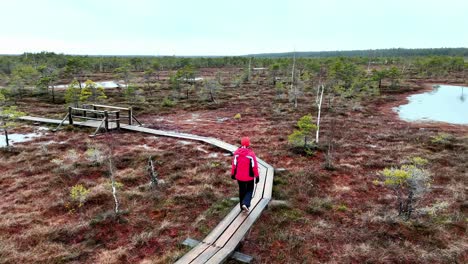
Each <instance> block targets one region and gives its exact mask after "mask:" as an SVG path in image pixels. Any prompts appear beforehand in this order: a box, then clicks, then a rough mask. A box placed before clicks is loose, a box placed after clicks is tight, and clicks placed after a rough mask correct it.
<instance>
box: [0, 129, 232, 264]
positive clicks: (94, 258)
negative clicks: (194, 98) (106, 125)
mask: <svg viewBox="0 0 468 264" xmlns="http://www.w3.org/2000/svg"><path fill="white" fill-rule="evenodd" d="M30 129H31V127H23V128H19V129H17V130H18V131H26V130H30ZM89 133H90V131H86V129H78V128H69V129H65V130H63V131H60V132H57V133H47V134H45V135H44V136H42V137H40V138H38V139H35V140H33V141H30V142H27V143H22V144H18V145H16V146H15V147H14V148H13V149H11V150H2V152H1V156H0V163H1V164H2V166H1V169H0V175H1V176H0V188H1V190H2V202H1V205H0V214H1V215H2V217H1V220H0V241H1V242H0V256H1V257H0V262H1V263H14V262H16V263H34V262H41V263H64V262H76V263H116V262H117V263H118V262H132V263H134V262H137V261H140V260H144V259H145V260H149V261H151V262H152V263H153V262H155V263H158V262H159V263H168V262H172V261H174V260H175V259H176V258H177V257H178V256H179V255H180V254H182V253H183V252H184V251H186V249H185V248H182V247H180V246H179V243H180V241H181V239H183V238H186V237H189V236H191V237H202V236H204V235H206V234H207V233H208V232H209V230H211V229H212V228H213V227H214V226H215V225H216V224H217V223H218V222H219V221H220V220H221V219H222V217H224V214H225V213H226V212H227V211H228V210H229V209H230V208H231V207H232V206H233V202H231V201H229V199H228V198H229V197H232V196H235V193H236V190H235V185H234V184H233V183H232V181H231V179H230V177H229V176H228V175H227V172H226V170H225V168H224V167H225V164H229V162H230V157H228V156H226V155H225V153H222V152H219V150H218V149H216V148H212V147H210V146H208V145H203V144H197V143H195V142H191V141H182V140H176V139H170V138H161V137H152V136H146V135H143V134H137V133H113V134H111V135H107V136H106V135H100V136H98V137H95V138H89V137H88V135H89ZM109 146H112V148H113V155H112V161H113V163H114V164H115V170H114V171H115V175H116V179H117V181H118V185H119V186H120V187H119V189H118V199H119V202H120V210H121V214H120V215H119V216H118V217H116V216H115V214H114V213H113V208H114V200H113V197H112V194H111V189H110V188H111V185H110V178H109V168H108V162H107V161H106V160H105V159H101V158H107V157H108V156H109V155H108V154H107V153H108V152H109ZM148 157H153V159H154V160H155V165H156V170H157V172H158V173H159V177H160V179H161V180H162V182H160V184H159V185H158V186H156V187H154V188H153V189H151V188H149V175H148V172H147V170H146V165H147V162H148ZM78 184H81V185H83V186H84V187H85V188H86V189H88V190H89V193H88V194H87V195H86V198H85V199H84V201H83V205H82V206H79V203H77V202H76V201H73V200H72V198H71V196H70V191H71V189H72V187H73V186H76V185H78Z"/></svg>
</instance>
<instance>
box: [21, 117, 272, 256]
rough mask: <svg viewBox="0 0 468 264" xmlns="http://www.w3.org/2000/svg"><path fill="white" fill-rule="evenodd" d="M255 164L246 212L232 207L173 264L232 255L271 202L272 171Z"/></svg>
mask: <svg viewBox="0 0 468 264" xmlns="http://www.w3.org/2000/svg"><path fill="white" fill-rule="evenodd" d="M20 119H21V120H25V121H33V122H43V123H52V124H59V123H60V122H61V120H56V119H47V118H40V117H31V116H23V117H20ZM67 123H68V122H65V124H67ZM73 123H74V124H75V125H79V126H87V127H98V125H99V122H95V121H87V122H73ZM121 129H125V130H129V131H135V132H142V133H148V134H152V135H158V136H166V137H175V138H183V139H190V140H196V141H200V142H205V143H208V144H211V145H214V146H217V147H219V148H222V149H224V150H226V151H228V152H234V151H235V150H236V149H237V147H236V146H234V145H231V144H228V143H226V142H224V141H221V140H219V139H216V138H212V137H202V136H197V135H191V134H185V133H178V132H173V131H163V130H156V129H150V128H145V127H138V126H131V125H121ZM258 164H259V169H260V170H259V172H260V182H259V183H258V185H257V187H256V189H255V193H254V197H253V199H252V205H251V207H250V212H249V213H243V212H241V210H240V206H239V204H237V205H236V206H234V208H233V209H232V210H231V211H230V212H229V213H228V214H227V215H226V217H225V218H224V219H223V220H221V222H219V224H218V225H217V226H216V227H215V228H214V229H213V230H211V232H210V233H209V234H208V235H207V236H206V237H205V238H204V239H203V240H202V241H201V243H199V244H198V245H197V246H195V247H194V248H193V249H192V250H190V251H189V252H188V253H187V254H185V255H184V256H182V257H181V258H180V259H179V260H178V261H177V262H176V263H179V264H182V263H196V264H198V263H222V262H224V261H226V260H227V259H228V258H229V256H230V255H232V254H233V253H234V251H235V249H236V247H237V246H238V245H239V243H240V242H241V240H242V239H243V238H244V236H245V235H246V234H247V232H248V231H249V230H250V228H251V227H252V225H253V224H254V223H255V221H256V220H257V219H258V218H259V217H260V214H261V213H262V211H263V210H264V209H265V208H266V207H267V205H268V203H269V202H270V200H271V192H272V189H273V175H274V169H273V167H272V166H270V165H269V164H268V163H266V162H265V161H263V160H261V159H258Z"/></svg>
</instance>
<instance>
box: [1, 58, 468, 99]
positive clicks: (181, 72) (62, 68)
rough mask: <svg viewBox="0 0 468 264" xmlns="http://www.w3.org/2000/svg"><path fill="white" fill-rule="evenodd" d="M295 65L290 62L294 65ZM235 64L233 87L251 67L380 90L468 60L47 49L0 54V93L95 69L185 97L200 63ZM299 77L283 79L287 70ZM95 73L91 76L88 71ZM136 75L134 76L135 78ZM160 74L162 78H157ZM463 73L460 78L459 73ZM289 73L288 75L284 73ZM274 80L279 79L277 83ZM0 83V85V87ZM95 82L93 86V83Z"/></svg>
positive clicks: (80, 78) (457, 69)
mask: <svg viewBox="0 0 468 264" xmlns="http://www.w3.org/2000/svg"><path fill="white" fill-rule="evenodd" d="M293 65H294V66H293ZM207 67H208V68H215V69H216V68H219V69H220V68H223V67H236V68H241V69H243V70H242V71H240V72H241V74H240V75H235V76H230V77H229V78H230V80H229V81H230V82H231V86H234V87H238V86H239V85H240V84H241V83H243V82H245V81H246V80H248V79H249V78H250V77H251V76H252V74H254V73H255V72H258V71H259V70H260V71H263V72H265V73H267V74H268V75H269V80H270V81H269V82H270V84H271V85H273V86H275V87H276V88H277V89H278V91H281V90H283V88H282V87H281V85H283V86H287V85H288V83H291V82H294V81H297V80H299V79H300V78H303V79H304V80H308V81H305V82H304V83H305V85H306V86H310V85H312V83H307V82H309V80H310V82H312V81H314V80H315V81H317V80H324V79H333V80H335V82H336V83H339V85H338V86H339V87H342V88H343V89H344V90H346V91H356V90H357V91H362V90H368V87H371V86H372V87H375V88H376V89H378V90H380V88H381V87H382V82H386V83H390V87H392V88H397V87H398V83H399V80H400V79H402V78H403V79H406V78H412V77H422V78H425V77H443V76H448V75H450V74H453V73H455V75H453V76H458V78H463V76H464V75H463V73H464V72H465V71H466V69H468V63H466V62H465V59H464V57H463V56H416V57H328V58H305V57H299V58H294V59H293V58H286V57H285V58H257V57H192V58H188V57H175V56H170V57H150V56H148V57H144V56H133V57H132V56H78V55H65V54H55V53H52V52H40V53H24V54H22V55H3V56H0V93H2V94H3V95H8V97H9V98H15V100H16V99H18V98H22V97H23V95H25V94H27V93H28V91H30V88H32V87H33V88H37V91H38V93H39V94H44V95H50V96H51V98H52V101H53V102H54V101H55V92H54V89H55V88H54V87H55V86H57V85H58V84H64V83H67V84H69V83H71V82H72V81H76V85H77V86H78V88H79V89H80V91H81V90H82V88H83V87H82V86H83V85H82V84H84V83H85V82H86V81H87V80H92V79H93V78H94V77H95V75H96V74H98V73H104V76H106V78H109V77H110V78H115V79H117V80H123V81H124V83H125V87H127V92H128V94H131V96H130V97H132V98H134V97H136V94H137V91H138V88H137V87H135V86H134V85H132V84H136V83H138V82H139V83H140V85H141V81H142V80H143V82H144V84H145V87H146V88H147V90H149V91H151V89H150V86H152V85H153V84H155V83H161V82H163V81H165V80H168V81H169V84H168V85H169V86H170V87H171V88H174V90H176V91H177V93H178V94H182V93H183V92H182V91H184V90H185V94H186V97H187V98H188V97H189V94H190V90H194V89H195V88H194V87H195V86H196V84H195V82H196V79H195V78H196V77H197V76H199V75H198V72H199V69H200V68H207ZM221 71H222V70H219V71H218V70H216V72H217V74H216V76H217V77H216V79H217V83H214V82H210V81H211V80H205V86H206V87H205V88H206V90H207V91H209V94H210V98H211V101H214V97H213V93H214V91H215V90H217V88H218V86H219V84H221V76H220V72H221ZM292 71H295V72H297V74H298V76H299V77H300V78H299V77H298V78H292V79H293V80H287V78H286V77H287V76H291V72H292ZM93 75H94V76H93ZM136 76H139V78H140V79H139V81H136V79H137V78H135V77H136ZM160 76H164V78H161V79H160ZM460 76H462V77H460ZM288 78H289V77H288ZM277 80H279V83H277ZM2 87H3V88H2ZM93 87H94V86H93Z"/></svg>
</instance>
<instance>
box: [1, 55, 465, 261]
mask: <svg viewBox="0 0 468 264" xmlns="http://www.w3.org/2000/svg"><path fill="white" fill-rule="evenodd" d="M466 56H467V51H466V49H434V50H431V49H421V50H401V49H396V50H375V51H351V52H329V53H307V54H305V53H299V52H298V53H296V54H292V53H289V54H276V55H272V54H270V55H261V56H260V55H252V56H245V57H213V58H184V57H144V56H141V57H125V56H121V57H117V56H103V57H101V56H72V55H63V54H54V53H48V52H42V53H25V54H22V55H17V56H0V118H1V120H0V126H1V129H2V131H4V135H5V137H7V135H8V132H9V131H12V130H13V131H29V130H31V129H32V128H31V126H23V125H20V124H19V123H18V122H15V118H16V117H18V116H20V115H25V114H29V115H34V116H46V117H50V118H55V119H59V118H63V116H64V113H65V109H66V107H68V106H77V107H81V106H83V105H86V104H113V105H119V106H132V107H133V109H134V111H135V114H136V115H138V116H139V117H140V116H141V118H142V119H143V120H144V123H146V124H148V126H150V127H153V128H156V129H168V130H179V131H187V132H189V133H195V134H200V135H206V136H213V137H217V138H221V139H223V140H225V141H227V142H231V143H235V142H237V140H238V136H239V134H242V133H245V134H248V135H250V136H251V138H252V145H253V148H254V150H255V151H256V152H257V154H258V155H259V157H261V158H262V159H265V160H268V162H269V163H271V164H273V165H274V166H275V167H278V168H281V167H283V168H286V169H287V170H286V171H278V172H277V173H276V174H275V183H274V188H273V197H274V199H278V200H287V203H285V204H286V205H282V206H277V207H272V208H271V210H268V211H266V212H265V213H264V214H263V215H262V217H261V218H260V221H258V222H257V223H256V224H255V226H254V229H253V230H252V232H251V235H250V236H249V238H248V239H247V241H246V242H245V243H246V245H247V246H246V247H244V248H245V250H246V252H245V253H247V254H251V255H254V256H255V258H256V259H258V260H259V262H262V263H317V262H336V263H350V262H351V263H354V262H356V263H361V262H372V263H379V262H389V263H390V262H407V263H418V262H421V263H429V262H435V263H457V262H458V263H462V262H463V260H464V259H466V237H465V236H466V228H467V216H466V213H467V208H468V205H467V204H466V190H465V189H466V186H465V185H466V184H465V182H466V172H467V171H468V167H467V163H466V160H467V159H468V156H467V155H468V154H467V153H468V140H467V137H466V130H464V128H460V127H452V126H450V127H447V126H438V125H434V124H432V125H431V124H425V125H423V126H424V127H423V128H421V127H418V126H412V125H409V124H407V123H404V122H402V121H399V120H396V118H394V117H392V116H391V114H388V113H387V112H385V109H387V108H389V107H390V106H393V105H394V104H395V103H398V102H400V101H401V100H402V98H404V97H405V95H406V93H407V92H415V91H418V90H420V89H422V88H423V87H422V84H423V83H446V82H449V83H454V84H461V85H463V84H464V85H465V86H466V85H467V77H466V76H467V72H468V63H467V59H466ZM109 80H113V81H115V82H116V83H118V84H119V85H118V87H115V88H111V89H109V88H105V87H101V86H100V85H99V82H101V81H109ZM28 129H29V130H28ZM239 131H241V132H239ZM88 132H89V131H85V130H83V129H77V128H73V127H65V129H64V130H62V131H59V132H57V133H56V134H54V136H52V135H45V136H44V137H45V138H44V139H40V140H37V141H34V142H33V143H30V144H24V145H21V144H18V145H13V146H8V147H4V148H2V149H1V150H0V151H1V154H0V162H1V164H2V166H0V185H1V188H2V190H5V192H4V193H5V196H4V197H3V199H4V201H5V202H4V204H1V205H2V207H1V208H0V210H3V211H1V213H2V214H3V215H4V216H5V217H4V218H2V219H5V220H0V259H2V260H3V259H4V260H5V262H18V263H24V262H42V263H44V262H47V263H63V262H73V261H75V262H82V263H97V262H100V263H104V262H109V263H111V262H138V261H142V260H146V261H149V262H154V263H171V262H174V261H175V260H176V259H177V258H178V257H180V256H181V255H183V254H184V253H185V252H186V249H184V248H181V247H180V246H179V243H180V242H181V241H183V240H184V239H185V238H186V237H189V236H190V237H194V238H197V239H201V238H203V236H204V235H206V234H207V233H208V232H209V231H210V230H211V229H212V228H213V227H214V226H216V224H217V223H218V222H219V220H220V219H222V218H223V217H224V215H225V214H226V213H227V212H228V211H229V209H230V208H231V207H232V206H234V204H235V202H233V201H232V200H231V199H229V197H231V196H235V195H236V194H235V188H233V185H232V184H233V183H232V182H231V181H230V180H229V175H227V169H226V164H227V166H229V162H230V157H227V156H223V155H222V154H221V153H216V149H213V148H207V146H204V145H203V146H198V145H197V146H195V143H193V142H185V141H180V142H179V141H176V140H170V139H154V138H149V137H145V136H143V135H137V134H132V136H130V135H129V133H115V134H106V135H102V136H100V137H97V138H95V139H89V138H88V137H87V135H88V134H89V133H88ZM109 135H114V136H113V137H112V136H109ZM2 139H3V137H2ZM55 140H56V141H55ZM49 141H52V143H49ZM272 231H273V232H272ZM272 248H275V250H271V249H272ZM0 262H1V261H0Z"/></svg>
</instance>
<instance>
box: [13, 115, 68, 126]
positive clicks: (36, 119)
mask: <svg viewBox="0 0 468 264" xmlns="http://www.w3.org/2000/svg"><path fill="white" fill-rule="evenodd" d="M18 119H20V120H24V121H32V122H41V123H50V124H60V122H62V120H57V119H50V118H42V117H33V116H22V117H19V118H18ZM63 123H64V124H68V121H65V122H63Z"/></svg>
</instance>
